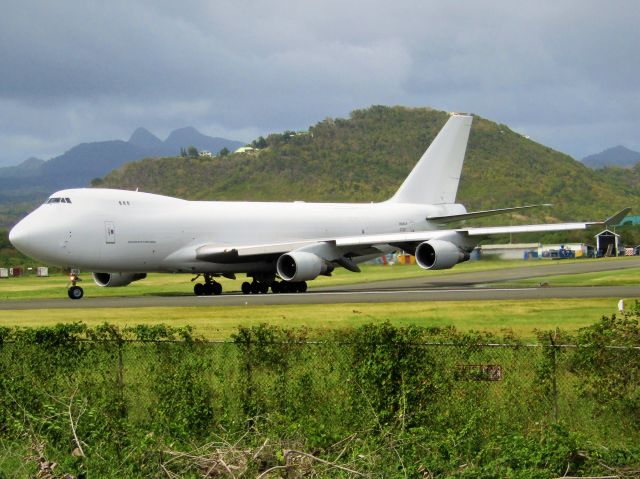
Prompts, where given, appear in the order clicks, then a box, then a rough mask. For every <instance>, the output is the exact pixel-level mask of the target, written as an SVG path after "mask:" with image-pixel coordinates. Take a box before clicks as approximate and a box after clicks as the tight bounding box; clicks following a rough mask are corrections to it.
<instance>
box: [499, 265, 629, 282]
mask: <svg viewBox="0 0 640 479" xmlns="http://www.w3.org/2000/svg"><path fill="white" fill-rule="evenodd" d="M543 281H544V282H545V283H548V284H549V285H550V286H633V285H636V284H640V269H635V268H634V269H623V270H617V271H602V272H596V273H578V274H567V275H561V276H546V277H545V278H544V280H543ZM539 283H540V279H539V278H538V279H536V278H527V279H522V280H517V281H512V282H509V283H500V285H510V286H537V285H538V284H539Z"/></svg>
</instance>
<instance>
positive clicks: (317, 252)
mask: <svg viewBox="0 0 640 479" xmlns="http://www.w3.org/2000/svg"><path fill="white" fill-rule="evenodd" d="M471 122H472V116H470V115H460V114H452V116H451V117H450V118H449V120H448V121H447V123H446V124H445V126H444V127H443V128H442V130H441V131H440V132H439V133H438V135H437V136H436V138H435V139H434V140H433V142H432V143H431V145H430V146H429V148H428V149H427V151H426V152H425V153H424V154H423V155H422V157H421V158H420V160H419V161H418V163H417V164H416V165H415V167H414V168H413V170H412V171H411V173H410V174H409V176H408V177H407V178H406V179H405V180H404V182H403V183H402V185H401V186H400V188H399V189H398V191H397V192H396V193H395V194H394V195H393V196H392V197H391V198H390V199H388V200H386V201H383V202H381V203H370V204H352V203H305V202H293V203H265V202H221V201H187V200H183V199H178V198H172V197H168V196H161V195H155V194H149V193H142V192H138V191H124V190H115V189H91V188H83V189H68V190H62V191H58V192H57V193H54V194H53V195H52V196H51V197H50V198H49V199H48V200H47V201H46V202H45V203H44V204H43V205H41V206H40V207H39V208H37V209H36V210H35V211H33V212H32V213H30V214H29V215H28V216H27V217H25V218H24V219H23V220H22V221H20V222H19V223H18V224H17V225H16V226H15V227H14V228H13V229H12V230H11V231H10V233H9V240H10V241H11V243H12V244H13V245H14V246H15V247H16V248H17V249H18V250H20V251H22V252H23V253H24V254H26V255H28V256H31V257H33V258H36V259H38V260H40V261H43V262H45V263H48V264H51V265H56V266H60V267H62V268H66V269H70V270H84V271H91V272H93V279H94V281H95V282H96V283H97V284H98V285H99V286H104V287H113V286H126V285H128V284H130V283H131V282H133V281H137V280H140V279H143V278H145V277H146V275H147V273H149V272H171V273H190V274H192V275H195V276H196V277H201V278H202V282H197V283H196V284H195V286H194V293H195V294H196V295H211V294H220V293H221V292H222V286H221V285H220V283H218V282H217V281H216V278H219V277H221V276H222V277H226V278H233V279H235V277H236V274H240V273H244V274H246V276H247V277H248V278H251V279H252V281H251V282H249V281H246V282H244V283H243V284H242V292H243V293H245V294H249V293H266V292H268V290H269V289H271V291H272V292H273V293H279V292H294V291H295V292H304V291H306V289H307V281H311V280H313V279H315V278H317V277H318V276H319V275H330V274H331V272H332V271H333V270H334V269H335V268H337V267H342V268H346V269H348V270H350V271H354V272H359V271H360V269H359V267H358V263H361V262H363V261H367V260H369V259H373V258H376V257H379V256H382V255H385V254H387V253H389V252H392V251H394V250H398V249H401V250H404V251H407V252H409V253H411V254H413V255H415V257H416V263H417V264H418V266H419V267H421V268H423V269H427V270H436V269H447V268H452V267H453V266H455V265H456V264H458V263H460V262H462V261H466V260H468V259H469V255H470V253H471V251H472V250H473V248H474V247H475V246H476V245H477V244H478V243H479V242H480V241H481V240H482V239H484V238H487V237H489V236H491V235H497V234H505V233H523V232H548V231H562V230H579V229H585V228H587V227H589V226H591V225H593V224H615V223H617V222H618V221H619V220H620V219H621V218H622V217H624V216H625V215H626V213H627V212H628V210H629V209H628V208H627V209H625V210H623V211H621V212H620V213H618V214H616V215H614V216H612V217H611V218H609V219H608V220H605V221H601V222H591V223H589V222H583V223H559V224H539V225H521V226H497V227H464V226H460V225H462V224H464V221H465V220H468V219H472V218H478V217H483V216H489V215H496V214H502V213H511V212H514V211H519V210H523V209H525V208H530V206H523V207H515V208H504V209H499V210H487V211H474V212H467V211H466V209H465V207H464V206H463V205H461V204H457V203H456V202H455V199H456V194H457V190H458V183H459V180H460V173H461V171H462V164H463V161H464V156H465V150H466V147H467V141H468V138H469V131H470V129H471ZM453 225H456V226H457V227H452V226H453ZM83 294H84V293H83V290H82V288H81V287H80V286H78V285H76V284H75V281H73V284H72V286H71V287H70V288H69V289H68V295H69V297H70V298H72V299H79V298H81V297H82V296H83Z"/></svg>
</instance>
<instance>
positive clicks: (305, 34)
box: [0, 0, 640, 164]
mask: <svg viewBox="0 0 640 479" xmlns="http://www.w3.org/2000/svg"><path fill="white" fill-rule="evenodd" d="M639 20H640V3H638V2H636V1H635V0H626V1H625V0H621V1H617V2H613V3H612V4H602V3H601V2H596V1H593V0H592V1H578V0H566V1H562V2H534V3H533V4H522V3H521V2H510V1H499V0H490V1H486V2H466V3H462V2H439V1H420V0H408V1H400V2H394V3H391V2H382V1H381V0H377V1H366V2H365V1H353V2H342V1H340V2H338V1H324V2H320V3H316V4H310V3H308V2H295V1H292V0H286V1H285V0H282V1H268V2H257V1H248V0H235V1H233V0H224V1H215V2H213V1H207V0H189V1H186V2H173V1H157V0H131V1H124V0H113V1H110V2H99V1H96V0H84V1H79V0H61V1H59V2H36V1H34V0H26V1H24V0H23V1H16V0H8V1H7V2H5V4H3V12H2V15H0V61H1V63H0V64H2V75H0V145H2V153H1V154H0V164H1V163H16V162H18V161H21V160H23V159H25V158H26V157H28V156H31V155H36V156H41V157H45V158H48V157H50V156H53V155H56V154H59V153H62V152H63V151H64V150H65V149H67V148H69V147H71V146H73V145H74V144H76V143H79V142H81V141H92V140H99V139H107V138H126V137H128V135H129V134H130V133H131V131H133V129H134V128H136V127H137V126H140V125H143V126H146V127H147V128H149V129H150V130H151V131H153V132H155V133H156V134H158V135H160V136H162V135H166V134H167V133H168V132H169V131H170V130H171V129H173V128H177V127H181V126H185V125H194V126H196V127H198V128H200V129H202V130H203V131H204V132H205V133H208V134H213V135H225V136H228V137H233V138H237V139H241V140H251V139H253V138H254V137H255V136H256V135H259V134H266V133H269V132H273V131H281V130H282V129H287V128H291V129H298V128H305V127H307V126H308V125H310V124H313V123H315V122H316V121H319V120H321V119H323V118H325V117H327V116H343V115H346V114H348V112H349V111H351V110H353V109H355V108H363V107H367V106H369V105H371V104H402V105H407V106H433V107H435V108H441V109H445V110H455V111H470V112H474V113H477V114H479V115H481V116H484V117H486V118H490V119H494V120H496V121H500V122H503V123H507V124H510V125H512V126H514V127H515V128H516V129H518V131H521V132H523V133H524V134H527V135H531V136H532V137H533V138H534V139H536V140H537V141H540V142H542V143H545V144H548V145H550V146H552V147H554V148H557V149H560V150H561V151H565V152H567V153H569V154H572V155H574V156H576V157H582V156H584V155H586V154H589V153H593V152H597V151H599V150H601V149H604V148H606V147H609V146H613V145H616V144H618V143H623V144H625V145H626V146H628V147H630V148H634V149H636V150H640V142H639V140H638V135H637V131H638V126H639V124H640V114H639V113H638V112H639V111H640V89H639V88H638V78H639V74H640V71H639V70H640V53H639V51H638V48H637V46H638V45H640V34H639V33H638V31H637V30H638V29H637V24H638V21H639Z"/></svg>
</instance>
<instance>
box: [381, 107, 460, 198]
mask: <svg viewBox="0 0 640 479" xmlns="http://www.w3.org/2000/svg"><path fill="white" fill-rule="evenodd" d="M472 119H473V117H472V116H470V115H452V116H451V118H449V120H448V121H447V123H446V124H445V125H444V127H443V128H442V130H440V133H438V135H437V136H436V137H435V139H434V140H433V142H432V143H431V145H429V148H428V149H427V151H425V153H424V154H423V155H422V158H420V160H419V161H418V163H417V164H416V166H414V168H413V170H411V173H409V176H407V178H406V179H405V180H404V183H402V185H401V186H400V189H398V191H397V192H396V194H395V195H393V197H392V198H391V199H390V200H389V201H393V202H395V203H425V204H448V203H455V200H456V193H457V192H458V183H459V182H460V172H461V171H462V162H463V161H464V153H465V150H466V149H467V141H468V140H469V131H470V130H471V121H472Z"/></svg>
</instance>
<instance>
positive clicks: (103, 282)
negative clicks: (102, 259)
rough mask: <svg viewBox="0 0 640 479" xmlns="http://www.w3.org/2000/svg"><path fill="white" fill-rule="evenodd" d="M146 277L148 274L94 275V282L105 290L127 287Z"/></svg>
mask: <svg viewBox="0 0 640 479" xmlns="http://www.w3.org/2000/svg"><path fill="white" fill-rule="evenodd" d="M146 277H147V273H93V281H95V283H96V284H97V285H98V286H102V287H104V288H114V287H116V286H127V285H128V284H131V283H133V282H134V281H138V280H140V279H145V278H146Z"/></svg>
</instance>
